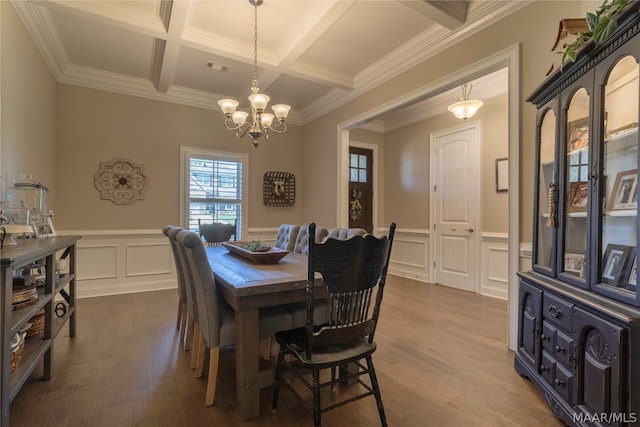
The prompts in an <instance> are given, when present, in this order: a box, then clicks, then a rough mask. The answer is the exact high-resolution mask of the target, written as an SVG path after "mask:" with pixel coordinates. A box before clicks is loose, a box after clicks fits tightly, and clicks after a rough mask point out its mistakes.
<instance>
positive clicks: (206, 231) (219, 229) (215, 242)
mask: <svg viewBox="0 0 640 427" xmlns="http://www.w3.org/2000/svg"><path fill="white" fill-rule="evenodd" d="M198 232H199V234H200V237H202V238H203V239H204V240H205V241H206V242H207V245H208V246H220V244H221V243H222V242H228V241H229V240H231V238H232V237H233V238H234V239H235V237H236V222H235V221H234V222H233V224H227V223H224V222H213V223H203V222H201V221H200V219H198Z"/></svg>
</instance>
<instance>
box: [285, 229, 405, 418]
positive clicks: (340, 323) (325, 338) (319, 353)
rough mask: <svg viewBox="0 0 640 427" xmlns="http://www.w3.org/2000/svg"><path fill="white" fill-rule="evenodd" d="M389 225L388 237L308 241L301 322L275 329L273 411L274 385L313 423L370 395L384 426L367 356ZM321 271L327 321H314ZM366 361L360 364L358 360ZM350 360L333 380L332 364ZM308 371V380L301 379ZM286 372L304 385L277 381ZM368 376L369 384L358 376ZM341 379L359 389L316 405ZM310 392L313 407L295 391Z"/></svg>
mask: <svg viewBox="0 0 640 427" xmlns="http://www.w3.org/2000/svg"><path fill="white" fill-rule="evenodd" d="M395 228H396V225H395V224H393V223H392V224H391V226H390V227H389V235H388V236H383V237H380V238H377V237H374V236H373V235H370V234H369V235H366V236H355V237H352V238H350V239H347V240H338V239H333V238H329V239H327V240H326V241H325V242H323V243H317V242H315V241H313V240H312V241H310V242H309V259H308V278H307V285H306V293H307V321H306V325H305V326H304V327H302V328H296V329H291V330H288V331H282V332H278V333H277V334H276V341H277V342H278V344H280V353H279V355H278V364H277V367H276V378H275V382H274V391H273V410H274V411H275V410H276V408H277V405H278V396H279V391H280V386H284V387H285V388H287V389H289V390H290V391H291V392H292V393H293V394H294V395H295V396H296V398H297V399H298V400H299V401H300V402H301V403H302V405H303V406H304V408H305V409H306V410H307V411H308V412H309V413H310V414H312V415H313V419H314V425H315V426H320V421H321V415H322V413H324V412H327V411H330V410H332V409H335V408H337V407H339V406H342V405H345V404H347V403H350V402H353V401H354V400H358V399H361V398H364V397H367V396H374V397H375V400H376V404H377V407H378V413H379V416H380V422H381V424H382V425H383V426H386V425H387V421H386V418H385V414H384V407H383V405H382V397H381V395H380V387H379V385H378V380H377V378H376V374H375V370H374V367H373V361H372V358H371V355H372V354H373V352H375V351H376V342H375V341H374V334H375V330H376V326H377V323H378V318H379V316H380V304H381V303H382V295H383V291H384V285H385V281H386V276H387V269H388V266H389V257H390V255H391V246H392V243H393V236H394V233H395ZM315 229H316V226H315V224H313V223H311V224H310V225H309V234H310V235H312V236H313V235H314V233H315ZM316 272H318V273H320V274H321V275H322V281H323V282H324V283H325V285H326V287H327V290H328V291H329V321H328V322H327V323H324V324H321V325H317V324H314V311H315V309H316V301H315V299H314V292H315V291H314V290H315V273H316ZM362 359H364V360H365V361H366V366H364V365H363V364H362V362H361V361H362ZM351 363H354V364H355V365H356V366H357V367H358V370H357V371H354V370H352V369H342V370H341V372H343V374H342V375H344V377H342V378H339V379H336V376H335V371H336V368H337V367H341V366H345V365H348V364H351ZM325 369H330V370H331V379H330V380H328V381H325V382H323V383H321V382H320V371H321V370H325ZM308 371H311V374H312V380H311V381H310V380H309V379H308V378H306V377H305V374H306V373H307V372H308ZM286 372H290V373H293V377H294V380H295V379H298V380H299V381H300V382H301V383H302V385H303V386H304V387H297V386H296V385H294V384H293V383H290V382H288V381H283V380H282V378H283V375H284V374H285V373H286ZM365 374H368V375H369V384H367V383H366V382H365V381H363V380H361V378H360V377H361V376H362V375H365ZM347 379H353V380H355V381H357V382H358V383H359V384H361V385H362V386H363V387H364V389H365V392H363V393H360V394H358V395H356V396H352V395H351V394H349V397H348V398H346V399H344V400H340V401H338V402H333V399H332V404H331V405H329V406H327V407H325V408H322V407H321V401H322V399H321V398H320V392H321V390H322V389H325V388H326V387H327V386H331V388H333V386H334V385H335V384H336V383H338V382H342V381H345V380H347ZM305 388H306V389H307V390H308V391H307V393H309V392H310V393H311V395H312V400H313V407H312V408H311V407H309V405H307V404H306V399H305V398H304V396H303V395H302V394H301V393H300V392H299V390H303V391H304V389H305Z"/></svg>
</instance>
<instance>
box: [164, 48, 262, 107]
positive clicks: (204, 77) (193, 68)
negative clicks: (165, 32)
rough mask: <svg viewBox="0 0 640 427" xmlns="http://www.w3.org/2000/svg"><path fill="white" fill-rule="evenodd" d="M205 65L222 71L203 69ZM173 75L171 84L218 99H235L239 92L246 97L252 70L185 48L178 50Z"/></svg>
mask: <svg viewBox="0 0 640 427" xmlns="http://www.w3.org/2000/svg"><path fill="white" fill-rule="evenodd" d="M209 61H211V62H214V63H216V64H220V65H222V66H224V67H226V69H224V70H222V71H215V70H212V69H211V68H209V67H208V66H207V62H209ZM175 71H176V72H175V78H174V81H173V83H174V84H176V85H178V86H183V87H188V88H192V89H196V90H202V91H206V92H212V93H216V94H219V95H221V96H237V95H238V94H241V93H243V92H246V93H247V95H246V96H248V95H249V89H250V88H251V80H252V79H253V67H252V66H251V65H249V64H246V63H243V62H238V61H235V60H232V59H229V58H224V57H221V56H217V55H212V54H210V53H207V52H202V51H200V50H197V49H191V48H188V47H183V48H182V49H181V50H180V54H179V57H178V61H177V63H176V69H175Z"/></svg>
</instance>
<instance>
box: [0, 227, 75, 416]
mask: <svg viewBox="0 0 640 427" xmlns="http://www.w3.org/2000/svg"><path fill="white" fill-rule="evenodd" d="M79 238H80V237H79V236H62V237H50V238H45V239H20V240H19V243H18V245H15V246H5V247H4V248H3V249H2V250H1V251H0V267H1V270H2V276H1V278H0V280H1V282H0V285H1V288H0V289H1V292H0V309H1V310H2V312H1V314H0V318H1V319H0V322H1V327H2V330H1V331H0V426H1V427H7V426H9V405H10V403H11V401H12V400H13V398H14V397H15V396H16V394H17V393H18V391H20V388H22V386H23V384H24V383H25V381H26V380H27V378H28V377H29V375H31V373H32V372H33V370H34V369H35V367H36V366H38V362H39V361H40V358H43V362H44V363H43V366H44V373H43V379H45V380H48V379H49V378H51V374H52V361H53V340H54V338H55V337H56V335H57V334H58V332H60V330H61V329H62V327H63V326H64V324H65V323H66V322H67V320H68V321H69V335H70V336H75V334H76V312H75V306H76V275H75V271H76V242H77V240H78V239H79ZM58 253H61V255H58V257H60V256H62V257H66V259H68V272H67V273H66V274H61V275H59V276H58V277H56V274H55V260H56V256H57V255H56V254H58ZM33 263H38V264H40V265H42V266H44V269H45V285H44V287H43V288H39V289H38V302H37V303H35V304H33V305H31V306H29V307H26V308H23V309H20V310H15V311H12V307H11V297H12V294H13V272H14V270H16V269H19V268H22V267H25V266H29V265H31V264H33ZM65 287H66V289H65ZM58 294H60V295H62V297H63V298H64V300H65V302H66V303H65V305H66V312H65V314H64V315H63V316H61V317H58V316H56V314H55V305H56V296H57V295H58ZM42 308H44V313H45V314H44V317H45V327H44V334H43V336H42V337H40V338H38V337H34V338H30V339H28V340H27V342H26V343H25V348H24V352H23V354H22V358H21V360H20V363H19V364H18V366H17V368H16V369H15V370H14V371H13V372H10V369H9V367H10V358H11V355H10V342H11V337H12V336H13V335H14V334H15V333H16V332H18V331H20V330H21V328H22V327H23V326H24V325H25V323H27V322H28V321H29V320H30V319H31V318H32V317H33V316H34V315H35V314H36V313H37V312H38V311H39V310H41V309H42Z"/></svg>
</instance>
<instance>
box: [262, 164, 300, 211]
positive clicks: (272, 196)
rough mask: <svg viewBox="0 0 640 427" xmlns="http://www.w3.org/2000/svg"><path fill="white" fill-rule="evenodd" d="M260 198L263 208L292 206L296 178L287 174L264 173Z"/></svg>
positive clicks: (294, 199) (294, 197)
mask: <svg viewBox="0 0 640 427" xmlns="http://www.w3.org/2000/svg"><path fill="white" fill-rule="evenodd" d="M262 198H263V201H264V204H265V206H273V207H280V208H282V207H291V206H293V204H294V203H295V201H296V177H295V176H294V175H293V174H292V173H289V172H276V171H269V172H266V173H265V174H264V179H263V182H262Z"/></svg>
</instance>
